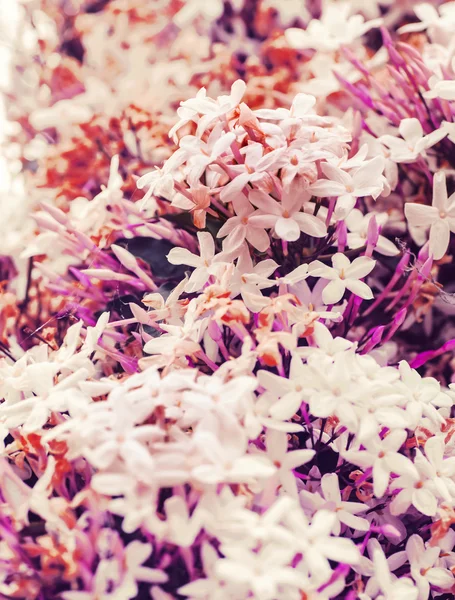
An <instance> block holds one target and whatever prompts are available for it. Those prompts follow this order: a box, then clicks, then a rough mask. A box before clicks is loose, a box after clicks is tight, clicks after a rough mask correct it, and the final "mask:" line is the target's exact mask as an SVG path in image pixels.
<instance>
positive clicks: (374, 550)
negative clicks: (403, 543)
mask: <svg viewBox="0 0 455 600" xmlns="http://www.w3.org/2000/svg"><path fill="white" fill-rule="evenodd" d="M368 546H369V548H368V549H369V552H370V556H371V557H372V561H373V568H374V576H373V577H371V578H370V579H369V580H368V583H367V585H366V587H365V592H366V593H367V594H369V595H370V596H371V597H372V598H377V599H378V600H417V599H418V597H419V590H418V589H417V588H416V587H415V586H414V584H413V582H412V581H411V579H409V578H408V577H400V578H397V577H395V576H394V575H392V573H391V571H395V570H396V569H398V568H399V567H401V566H402V565H403V564H404V563H405V562H406V553H405V552H398V553H396V554H393V555H392V556H390V557H389V558H388V559H386V557H385V554H384V552H383V550H382V548H381V546H380V544H379V543H378V541H377V540H375V539H372V540H370V542H369V544H368ZM379 590H380V591H381V592H383V594H379V595H378V592H379Z"/></svg>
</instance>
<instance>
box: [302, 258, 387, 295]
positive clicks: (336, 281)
mask: <svg viewBox="0 0 455 600" xmlns="http://www.w3.org/2000/svg"><path fill="white" fill-rule="evenodd" d="M375 264H376V261H375V260H373V259H372V258H369V257H368V256H359V257H358V258H356V259H354V260H353V261H352V263H351V262H350V260H349V258H348V257H347V256H345V255H344V254H342V253H341V252H337V253H336V254H334V255H333V256H332V265H333V266H332V267H328V266H327V265H324V264H323V263H322V262H321V261H319V260H315V261H314V262H312V263H311V264H310V270H309V273H310V275H313V276H314V277H322V278H324V279H329V280H330V283H329V284H328V285H327V286H326V287H325V288H324V290H323V292H322V300H323V301H324V303H325V304H336V303H337V302H338V301H339V300H341V298H342V297H343V294H344V293H345V291H346V289H348V290H349V291H350V292H352V293H353V294H355V295H356V296H359V297H360V298H363V299H364V300H371V299H372V298H373V292H372V291H371V289H370V287H369V286H368V285H367V284H366V283H364V282H363V281H360V279H362V278H363V277H366V276H367V275H368V274H369V273H371V271H372V270H373V268H374V265H375Z"/></svg>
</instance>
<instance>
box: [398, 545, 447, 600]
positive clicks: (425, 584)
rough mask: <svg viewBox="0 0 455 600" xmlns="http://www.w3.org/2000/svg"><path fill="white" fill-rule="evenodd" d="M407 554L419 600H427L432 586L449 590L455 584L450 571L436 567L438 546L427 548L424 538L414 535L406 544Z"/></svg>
mask: <svg viewBox="0 0 455 600" xmlns="http://www.w3.org/2000/svg"><path fill="white" fill-rule="evenodd" d="M406 553H407V555H408V560H409V563H410V566H411V576H412V578H413V579H414V581H415V582H416V585H417V587H418V590H419V595H418V600H427V598H428V596H429V595H430V586H435V587H436V588H440V589H443V590H447V589H450V588H451V587H452V586H453V584H454V583H455V580H454V577H453V575H452V573H451V572H450V571H449V570H448V569H443V568H442V567H438V566H435V563H436V561H437V559H438V557H439V548H438V547H437V546H433V547H427V548H425V545H424V543H423V540H422V538H421V537H420V536H419V535H417V534H414V535H411V537H410V538H409V540H408V542H407V544H406Z"/></svg>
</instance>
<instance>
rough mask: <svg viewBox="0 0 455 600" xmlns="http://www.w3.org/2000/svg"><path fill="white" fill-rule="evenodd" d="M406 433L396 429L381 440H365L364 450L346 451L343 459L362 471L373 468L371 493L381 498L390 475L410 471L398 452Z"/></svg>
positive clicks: (409, 463) (405, 460)
mask: <svg viewBox="0 0 455 600" xmlns="http://www.w3.org/2000/svg"><path fill="white" fill-rule="evenodd" d="M406 437H407V434H406V431H403V430H400V429H397V430H395V431H391V432H390V433H388V434H387V435H386V436H385V438H384V439H383V440H380V441H377V440H376V439H374V438H373V439H372V440H370V441H369V442H368V440H366V441H365V442H363V443H364V445H365V446H366V449H365V450H347V451H345V452H343V458H345V459H346V460H348V461H349V462H352V463H353V464H354V465H357V466H359V467H362V469H368V468H370V467H372V468H373V471H372V473H373V491H374V495H375V496H376V498H381V496H383V495H384V494H385V492H386V490H387V487H388V485H389V479H390V474H391V473H397V474H405V473H407V472H408V471H409V470H411V469H412V463H411V462H410V461H409V459H407V458H406V457H405V456H403V455H402V454H400V453H399V452H398V450H399V449H400V448H401V447H402V445H403V444H404V442H405V440H406Z"/></svg>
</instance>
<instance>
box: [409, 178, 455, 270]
mask: <svg viewBox="0 0 455 600" xmlns="http://www.w3.org/2000/svg"><path fill="white" fill-rule="evenodd" d="M404 214H405V215H406V219H407V220H408V221H409V224H410V225H411V226H413V227H417V228H428V227H430V250H431V253H432V254H433V258H434V259H436V260H439V259H440V258H442V257H443V256H444V254H445V253H446V252H447V248H448V247H449V243H450V233H451V232H452V233H454V232H455V193H453V194H452V195H451V196H449V197H448V196H447V185H446V176H445V173H444V172H443V171H439V172H438V173H436V174H435V176H434V181H433V203H432V205H431V206H427V205H425V204H417V203H415V202H408V203H406V204H405V206H404Z"/></svg>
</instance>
